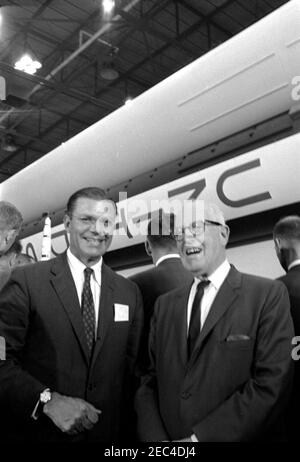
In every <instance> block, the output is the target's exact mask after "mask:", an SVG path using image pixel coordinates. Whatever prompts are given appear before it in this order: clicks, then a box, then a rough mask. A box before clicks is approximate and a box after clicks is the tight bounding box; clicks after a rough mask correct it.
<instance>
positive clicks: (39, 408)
mask: <svg viewBox="0 0 300 462" xmlns="http://www.w3.org/2000/svg"><path fill="white" fill-rule="evenodd" d="M51 398H52V393H51V390H50V388H45V390H43V391H42V393H40V399H39V400H38V402H37V403H36V405H35V408H34V410H33V413H32V414H31V417H32V418H33V419H34V420H37V419H38V418H39V416H40V415H41V414H42V413H43V408H44V405H45V404H47V403H49V401H50V400H51Z"/></svg>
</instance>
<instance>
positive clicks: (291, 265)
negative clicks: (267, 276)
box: [273, 215, 300, 441]
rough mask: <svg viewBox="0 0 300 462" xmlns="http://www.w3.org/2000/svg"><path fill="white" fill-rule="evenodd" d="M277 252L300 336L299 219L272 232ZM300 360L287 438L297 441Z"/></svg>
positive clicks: (289, 218)
mask: <svg viewBox="0 0 300 462" xmlns="http://www.w3.org/2000/svg"><path fill="white" fill-rule="evenodd" d="M273 237H274V244H275V250H276V254H277V257H278V260H279V262H280V264H281V266H282V267H283V269H284V271H285V272H286V274H285V275H284V276H282V277H280V278H279V280H280V281H282V282H283V283H284V285H285V286H286V288H287V290H288V293H289V297H290V303H291V315H292V319H293V322H294V328H295V335H296V336H300V217H299V216H297V215H291V216H287V217H284V218H282V219H281V220H279V221H278V222H277V223H276V225H275V227H274V230H273ZM299 360H300V358H298V360H297V361H295V377H294V386H293V393H292V399H291V405H290V408H289V413H288V429H289V432H288V436H289V439H290V440H291V441H298V433H299V432H298V425H299V424H298V413H299V409H300V393H299V390H300V362H299Z"/></svg>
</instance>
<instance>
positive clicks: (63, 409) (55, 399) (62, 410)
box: [43, 392, 101, 435]
mask: <svg viewBox="0 0 300 462" xmlns="http://www.w3.org/2000/svg"><path fill="white" fill-rule="evenodd" d="M43 412H44V414H46V416H48V417H49V418H50V419H51V420H52V422H53V423H54V424H55V425H56V426H57V427H58V428H59V429H60V430H61V431H62V432H64V433H68V434H69V435H76V434H77V433H80V432H83V431H84V430H90V429H91V428H93V426H94V425H95V423H97V422H98V415H99V414H101V411H100V410H98V409H96V408H95V407H94V406H93V405H92V404H90V403H88V402H87V401H84V400H83V399H80V398H70V397H69V396H63V395H60V394H59V393H55V392H53V393H52V398H51V400H50V401H49V402H48V403H47V404H45V405H44V409H43Z"/></svg>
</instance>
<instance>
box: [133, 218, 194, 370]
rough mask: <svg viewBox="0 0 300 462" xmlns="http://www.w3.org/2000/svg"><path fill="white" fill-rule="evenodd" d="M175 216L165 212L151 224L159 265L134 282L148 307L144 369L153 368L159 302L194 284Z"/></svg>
mask: <svg viewBox="0 0 300 462" xmlns="http://www.w3.org/2000/svg"><path fill="white" fill-rule="evenodd" d="M174 227H175V216H174V214H167V213H164V212H163V211H162V210H161V211H160V212H159V213H157V214H155V215H154V216H153V217H152V219H151V220H150V221H149V223H148V229H147V238H146V242H145V248H146V252H147V254H148V255H149V256H150V257H151V258H152V261H153V263H154V265H155V267H154V268H151V269H149V270H147V271H143V272H141V273H137V274H134V275H133V276H131V278H130V279H131V280H132V281H134V282H135V283H136V284H137V285H138V286H139V288H140V290H141V293H142V297H143V305H144V330H143V338H142V346H141V366H142V368H143V369H146V368H147V366H148V365H149V355H148V339H149V331H150V320H151V317H152V314H153V309H154V304H155V301H156V299H157V298H158V297H159V296H160V295H162V294H164V293H166V292H169V291H171V290H173V289H176V288H178V287H181V286H182V285H184V284H188V283H190V284H192V282H193V277H192V275H191V273H190V272H189V271H187V270H186V269H185V268H184V266H183V264H182V262H181V259H180V255H179V253H178V250H177V245H176V240H175V237H174Z"/></svg>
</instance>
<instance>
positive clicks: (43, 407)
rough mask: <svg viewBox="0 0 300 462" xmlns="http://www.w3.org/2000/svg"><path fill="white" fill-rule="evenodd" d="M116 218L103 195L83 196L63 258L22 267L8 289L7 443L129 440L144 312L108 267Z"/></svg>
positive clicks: (0, 303)
mask: <svg viewBox="0 0 300 462" xmlns="http://www.w3.org/2000/svg"><path fill="white" fill-rule="evenodd" d="M115 217H116V206H115V204H114V203H113V202H112V201H110V200H108V199H107V197H106V196H105V193H104V191H102V190H101V189H99V188H85V189H82V190H80V191H77V192H76V193H74V194H73V195H72V196H71V198H70V199H69V201H68V205H67V212H66V215H65V219H64V223H65V228H66V230H67V232H68V233H69V239H70V247H69V249H68V251H67V252H66V254H63V255H62V256H59V257H58V258H55V259H54V260H50V261H46V262H40V263H36V264H35V265H29V266H24V267H22V268H17V269H16V270H14V272H13V274H12V276H11V278H10V281H9V283H8V284H7V285H6V286H5V288H4V289H3V292H2V294H1V297H0V336H2V337H4V338H5V341H6V360H5V361H1V362H0V413H1V421H2V425H3V427H4V428H3V429H2V434H1V436H2V437H4V436H3V435H6V438H10V439H12V440H20V439H25V440H35V441H72V440H76V441H81V440H88V441H106V442H110V441H116V442H117V441H120V440H121V439H122V436H124V437H125V436H126V437H127V436H128V431H127V430H128V428H129V427H130V424H131V415H130V412H131V410H130V407H129V406H128V404H130V400H131V398H132V397H131V394H132V391H131V390H132V389H130V388H129V387H130V386H131V385H132V379H133V377H134V373H135V368H136V358H137V353H138V345H139V339H140V335H141V330H142V317H143V308H142V301H141V295H140V292H139V290H138V288H137V286H136V285H135V284H133V283H132V282H130V281H127V280H126V279H124V278H123V277H121V276H118V275H117V274H115V273H114V272H113V271H112V270H110V269H109V268H108V267H107V266H106V265H105V264H104V263H103V261H102V255H103V254H104V253H105V252H106V250H107V248H108V247H109V245H110V242H111V239H112V231H113V227H114V222H115ZM125 431H126V434H125Z"/></svg>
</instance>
